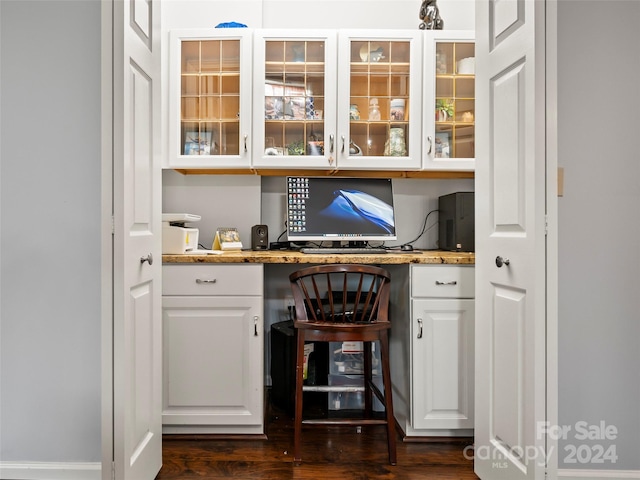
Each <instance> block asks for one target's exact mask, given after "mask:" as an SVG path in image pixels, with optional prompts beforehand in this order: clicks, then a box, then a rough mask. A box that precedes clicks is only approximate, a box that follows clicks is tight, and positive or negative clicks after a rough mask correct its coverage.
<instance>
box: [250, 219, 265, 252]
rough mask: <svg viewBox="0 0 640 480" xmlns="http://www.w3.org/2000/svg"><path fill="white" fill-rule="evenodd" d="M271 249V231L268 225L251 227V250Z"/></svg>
mask: <svg viewBox="0 0 640 480" xmlns="http://www.w3.org/2000/svg"><path fill="white" fill-rule="evenodd" d="M268 248H269V229H268V228H267V226H266V225H254V226H253V227H251V250H267V249H268Z"/></svg>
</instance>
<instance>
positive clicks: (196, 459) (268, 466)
mask: <svg viewBox="0 0 640 480" xmlns="http://www.w3.org/2000/svg"><path fill="white" fill-rule="evenodd" d="M266 433H267V439H266V440H265V439H221V438H216V437H213V436H197V437H194V436H175V435H165V436H164V438H163V449H162V457H163V466H162V469H161V470H160V473H159V474H158V476H157V477H156V480H177V479H180V480H196V479H197V480H204V479H219V478H234V479H242V480H244V479H246V480H261V479H308V480H318V479H336V480H338V479H341V480H346V479H362V480H368V479H372V480H373V479H403V480H404V479H429V480H438V479H456V480H477V479H478V477H477V476H476V475H475V474H474V473H473V462H472V461H471V460H467V459H465V456H464V454H463V450H464V448H465V447H466V446H467V445H469V442H465V441H457V442H419V443H417V442H402V440H401V438H400V436H398V463H397V465H396V466H391V465H389V463H388V459H387V445H386V433H385V427H384V426H368V427H362V432H361V433H357V432H356V429H355V428H354V427H345V426H332V427H326V426H322V427H319V426H311V425H309V426H307V425H305V426H303V451H302V464H301V465H294V464H293V456H292V455H291V453H290V452H291V451H292V446H293V421H292V418H291V416H290V415H288V414H287V413H285V412H284V411H283V410H281V409H279V408H277V407H274V406H273V405H269V406H268V407H267V414H266Z"/></svg>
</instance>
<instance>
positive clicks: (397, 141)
mask: <svg viewBox="0 0 640 480" xmlns="http://www.w3.org/2000/svg"><path fill="white" fill-rule="evenodd" d="M384 154H385V156H388V157H403V156H405V155H406V154H407V145H406V144H405V141H404V128H401V127H393V128H390V129H389V139H388V140H387V142H386V143H385V146H384Z"/></svg>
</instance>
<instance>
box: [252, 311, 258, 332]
mask: <svg viewBox="0 0 640 480" xmlns="http://www.w3.org/2000/svg"><path fill="white" fill-rule="evenodd" d="M253 336H254V337H257V336H258V316H257V315H256V316H255V317H253Z"/></svg>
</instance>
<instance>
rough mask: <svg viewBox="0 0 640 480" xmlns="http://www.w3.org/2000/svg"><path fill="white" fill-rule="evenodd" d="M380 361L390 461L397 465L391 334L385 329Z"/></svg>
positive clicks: (381, 340)
mask: <svg viewBox="0 0 640 480" xmlns="http://www.w3.org/2000/svg"><path fill="white" fill-rule="evenodd" d="M380 361H381V363H382V382H383V383H384V405H385V411H386V414H387V444H388V448H389V463H390V464H391V465H395V464H396V462H397V458H396V423H395V422H396V420H395V418H394V416H393V397H392V395H391V390H392V389H391V371H390V369H389V335H388V332H387V331H386V330H385V331H384V332H381V338H380Z"/></svg>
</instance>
